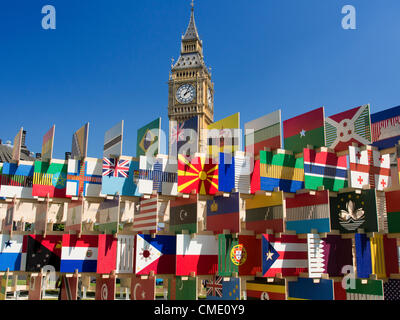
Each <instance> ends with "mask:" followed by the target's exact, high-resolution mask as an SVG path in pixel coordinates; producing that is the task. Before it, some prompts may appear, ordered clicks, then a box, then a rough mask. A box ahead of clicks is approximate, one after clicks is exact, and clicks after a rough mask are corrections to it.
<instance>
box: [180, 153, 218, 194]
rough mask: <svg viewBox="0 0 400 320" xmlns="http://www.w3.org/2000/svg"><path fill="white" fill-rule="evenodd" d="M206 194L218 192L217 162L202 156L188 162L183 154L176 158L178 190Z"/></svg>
mask: <svg viewBox="0 0 400 320" xmlns="http://www.w3.org/2000/svg"><path fill="white" fill-rule="evenodd" d="M192 191H195V192H196V193H199V194H202V195H207V194H216V193H217V192H218V164H213V163H212V160H211V159H208V161H207V163H206V159H205V157H204V156H200V157H195V158H193V160H192V162H189V161H188V160H187V159H186V158H185V157H184V156H183V155H179V158H178V192H181V193H192Z"/></svg>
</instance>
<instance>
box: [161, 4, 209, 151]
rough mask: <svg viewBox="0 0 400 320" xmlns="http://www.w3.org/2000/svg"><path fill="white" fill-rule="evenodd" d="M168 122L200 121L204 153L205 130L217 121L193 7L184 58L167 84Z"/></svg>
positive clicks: (183, 39) (179, 60)
mask: <svg viewBox="0 0 400 320" xmlns="http://www.w3.org/2000/svg"><path fill="white" fill-rule="evenodd" d="M168 86H169V93H168V95H169V99H168V118H169V120H170V121H171V120H175V121H178V122H181V121H185V120H188V119H190V118H193V117H195V116H198V118H199V124H198V128H199V138H198V139H199V150H197V151H201V150H204V147H205V143H206V137H204V135H205V134H204V130H203V129H207V125H209V124H210V123H212V122H213V121H214V84H213V83H212V81H211V72H210V71H209V70H208V69H207V67H206V65H205V63H204V56H203V42H202V41H201V40H200V38H199V34H198V32H197V28H196V23H195V20H194V4H193V1H192V9H191V15H190V22H189V26H188V28H187V30H186V33H185V35H183V36H182V44H181V55H180V57H179V59H178V60H177V61H176V63H175V64H174V63H173V64H172V66H171V74H170V77H169V81H168Z"/></svg>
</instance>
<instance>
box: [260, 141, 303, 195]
mask: <svg viewBox="0 0 400 320" xmlns="http://www.w3.org/2000/svg"><path fill="white" fill-rule="evenodd" d="M260 176H261V178H260V187H261V190H265V191H274V189H275V188H279V190H280V191H284V192H292V193H295V192H296V191H297V190H299V189H304V164H303V158H297V159H296V158H295V156H294V155H292V154H286V153H285V151H284V150H280V149H279V150H278V151H277V153H272V152H271V151H260Z"/></svg>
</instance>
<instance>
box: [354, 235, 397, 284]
mask: <svg viewBox="0 0 400 320" xmlns="http://www.w3.org/2000/svg"><path fill="white" fill-rule="evenodd" d="M355 248H356V261H357V277H358V278H369V277H370V275H371V274H375V275H377V276H378V277H379V278H387V277H389V276H390V274H391V273H398V270H399V265H398V253H397V245H396V239H390V238H388V237H387V236H386V235H382V234H375V235H374V236H373V237H371V238H368V237H367V235H366V234H360V233H357V234H356V235H355Z"/></svg>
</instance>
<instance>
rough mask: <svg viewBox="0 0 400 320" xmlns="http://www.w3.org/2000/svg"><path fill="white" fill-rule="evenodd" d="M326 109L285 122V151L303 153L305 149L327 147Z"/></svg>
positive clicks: (322, 108) (319, 109)
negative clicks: (308, 147)
mask: <svg viewBox="0 0 400 320" xmlns="http://www.w3.org/2000/svg"><path fill="white" fill-rule="evenodd" d="M324 117H325V112H324V107H321V108H318V109H316V110H313V111H310V112H307V113H304V114H302V115H299V116H297V117H294V118H291V119H288V120H285V121H284V122H283V139H284V144H285V149H287V150H291V151H293V152H294V153H302V152H303V148H306V147H307V145H311V146H313V147H314V148H318V147H323V146H324V145H325V126H324Z"/></svg>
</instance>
